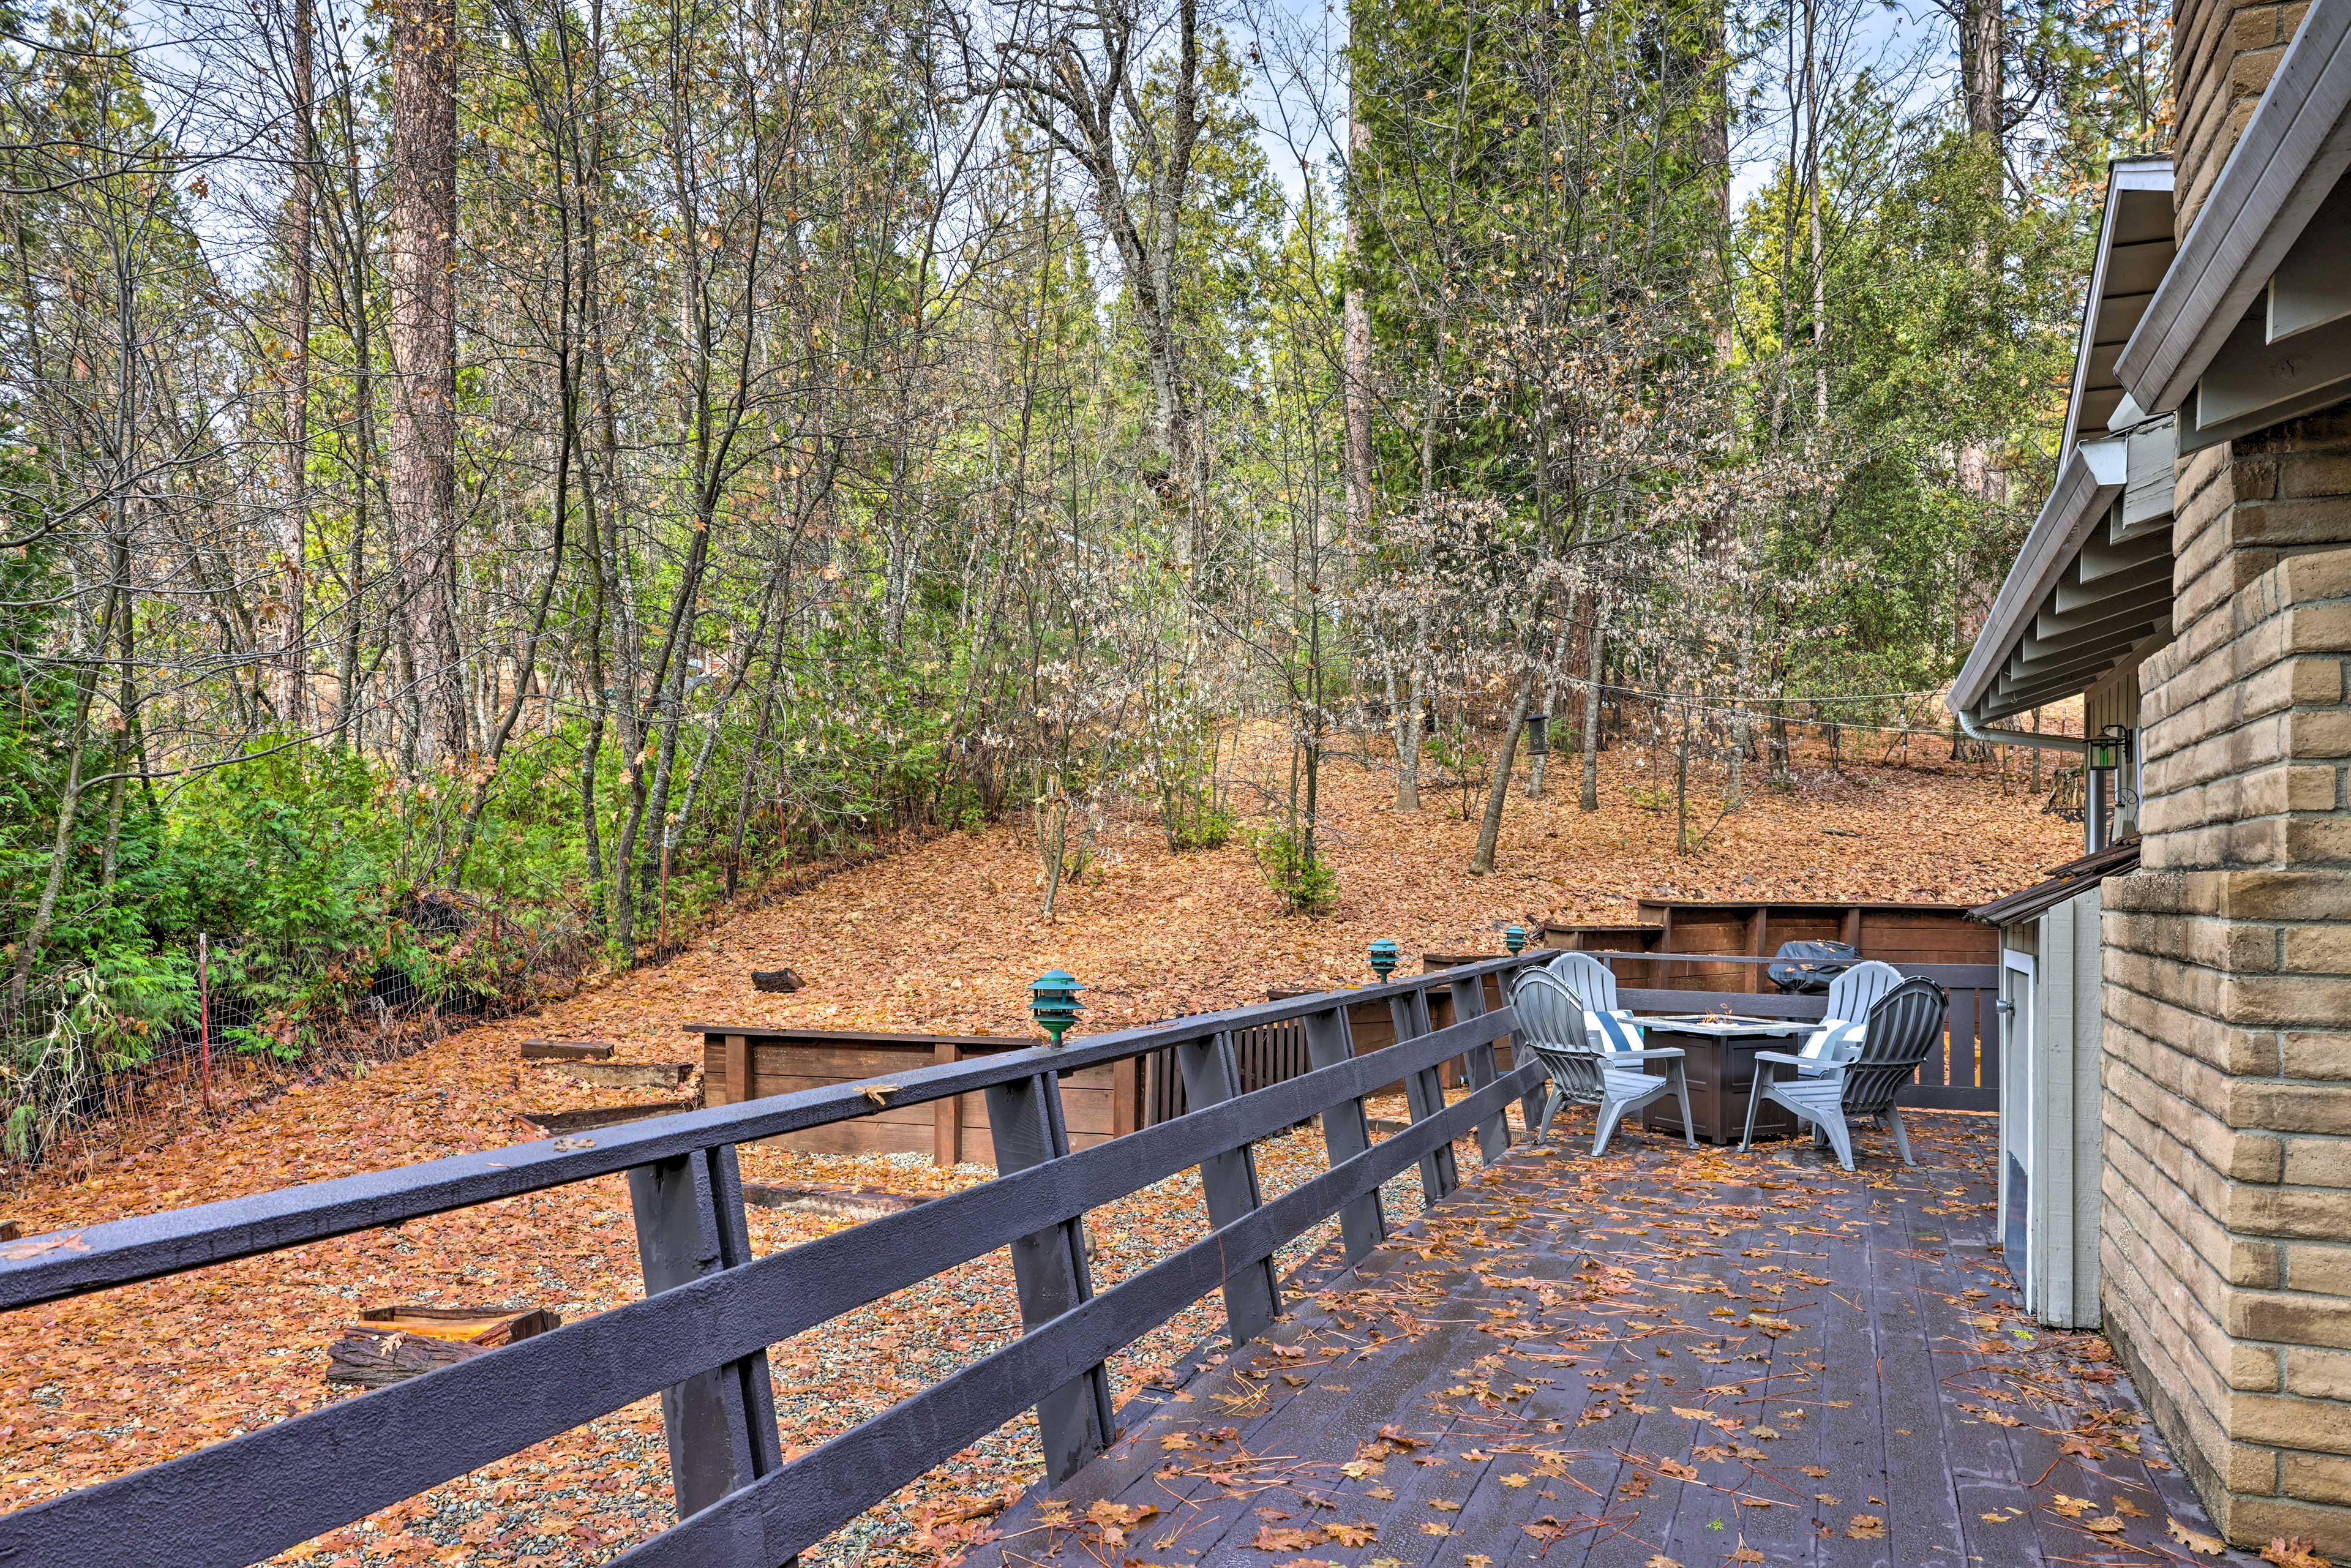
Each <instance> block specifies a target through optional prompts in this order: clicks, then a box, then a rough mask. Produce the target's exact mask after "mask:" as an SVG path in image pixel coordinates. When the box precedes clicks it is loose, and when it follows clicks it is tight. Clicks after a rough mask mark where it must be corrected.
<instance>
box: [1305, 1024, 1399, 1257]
mask: <svg viewBox="0 0 2351 1568" xmlns="http://www.w3.org/2000/svg"><path fill="white" fill-rule="evenodd" d="M1305 1021H1306V1061H1307V1065H1309V1066H1310V1067H1314V1068H1323V1067H1336V1066H1338V1065H1339V1064H1340V1063H1341V1062H1343V1061H1353V1060H1354V1057H1355V1037H1354V1033H1353V1030H1351V1029H1350V1028H1349V1027H1348V1024H1347V1009H1344V1008H1331V1009H1326V1010H1324V1011H1322V1012H1319V1013H1309V1014H1307V1015H1306V1020H1305ZM1371 1146H1372V1129H1371V1124H1370V1123H1369V1121H1368V1120H1367V1119H1366V1118H1365V1117H1364V1103H1363V1101H1362V1100H1361V1099H1360V1098H1356V1099H1348V1100H1342V1101H1340V1102H1339V1103H1337V1104H1336V1105H1333V1106H1332V1107H1330V1108H1329V1109H1328V1110H1326V1111H1324V1112H1323V1113H1322V1147H1323V1149H1324V1150H1325V1151H1326V1152H1327V1153H1328V1154H1329V1155H1330V1156H1331V1163H1332V1165H1333V1166H1338V1165H1343V1164H1344V1163H1346V1162H1347V1161H1349V1160H1352V1159H1353V1158H1354V1157H1355V1156H1356V1155H1360V1154H1362V1153H1363V1152H1364V1150H1365V1149H1368V1148H1370V1147H1371ZM1339 1234H1340V1237H1341V1238H1342V1239H1343V1242H1344V1243H1345V1246H1346V1249H1347V1261H1348V1262H1350V1263H1360V1262H1361V1261H1363V1260H1364V1257H1365V1256H1367V1255H1368V1254H1369V1253H1370V1252H1371V1250H1372V1249H1373V1248H1374V1247H1376V1246H1378V1245H1379V1244H1380V1243H1381V1242H1383V1241H1384V1240H1386V1239H1387V1235H1388V1222H1387V1216H1386V1215H1385V1214H1384V1213H1382V1212H1381V1209H1380V1189H1379V1188H1377V1187H1374V1188H1373V1189H1372V1190H1371V1191H1369V1192H1367V1193H1365V1194H1364V1196H1363V1197H1359V1198H1356V1199H1355V1200H1354V1201H1353V1202H1352V1203H1349V1204H1348V1205H1347V1207H1344V1208H1343V1209H1341V1210H1340V1211H1339Z"/></svg>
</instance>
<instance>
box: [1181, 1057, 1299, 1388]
mask: <svg viewBox="0 0 2351 1568" xmlns="http://www.w3.org/2000/svg"><path fill="white" fill-rule="evenodd" d="M1175 1055H1176V1058H1177V1060H1179V1061H1181V1062H1182V1063H1183V1065H1184V1093H1185V1097H1186V1099H1187V1100H1189V1101H1190V1102H1191V1105H1192V1109H1194V1110H1195V1111H1198V1110H1204V1109H1206V1108H1207V1107H1208V1106H1210V1105H1214V1104H1217V1103H1221V1102H1223V1101H1227V1100H1232V1099H1236V1098H1238V1096H1239V1094H1240V1092H1241V1077H1240V1065H1239V1063H1238V1061H1235V1060H1234V1055H1233V1037H1232V1033H1231V1031H1230V1030H1217V1032H1216V1033H1215V1034H1214V1035H1212V1036H1210V1037H1209V1038H1208V1039H1207V1040H1189V1041H1186V1043H1184V1044H1183V1045H1179V1046H1177V1047H1176V1048H1175ZM1200 1190H1201V1194H1202V1196H1203V1197H1206V1198H1207V1203H1208V1223H1209V1224H1210V1225H1212V1226H1216V1227H1217V1228H1223V1227H1225V1226H1228V1225H1230V1224H1232V1223H1233V1222H1234V1221H1235V1220H1237V1219H1239V1218H1242V1217H1243V1216H1245V1215H1247V1214H1248V1213H1249V1210H1251V1209H1253V1208H1255V1207H1257V1206H1258V1205H1259V1204H1260V1203H1263V1202H1264V1201H1265V1197H1264V1194H1263V1193H1262V1192H1261V1191H1260V1190H1259V1187H1258V1184H1257V1155H1256V1154H1255V1152H1254V1151H1252V1150H1251V1149H1250V1148H1249V1145H1246V1144H1244V1145H1241V1146H1240V1147H1239V1148H1238V1149H1228V1150H1226V1151H1225V1152H1224V1153H1223V1154H1220V1155H1209V1156H1208V1157H1207V1159H1205V1160H1202V1161H1201V1162H1200ZM1280 1312H1281V1291H1280V1285H1279V1284H1278V1283H1277V1282H1276V1281H1275V1278H1274V1272H1273V1260H1272V1259H1271V1258H1260V1259H1259V1260H1257V1261H1256V1262H1254V1263H1246V1264H1243V1265H1242V1266H1241V1267H1240V1268H1239V1269H1238V1270H1235V1271H1234V1272H1232V1273H1230V1274H1228V1275H1226V1276H1225V1317H1226V1321H1227V1323H1228V1326H1229V1327H1230V1329H1231V1331H1232V1338H1233V1343H1234V1344H1235V1345H1236V1346H1238V1345H1240V1344H1244V1343H1247V1342H1249V1341H1250V1340H1253V1339H1255V1338H1257V1336H1258V1335H1259V1334H1261V1333H1265V1331H1266V1330H1268V1329H1270V1328H1271V1327H1272V1326H1273V1320H1274V1319H1275V1318H1276V1317H1278V1316H1279V1315H1280Z"/></svg>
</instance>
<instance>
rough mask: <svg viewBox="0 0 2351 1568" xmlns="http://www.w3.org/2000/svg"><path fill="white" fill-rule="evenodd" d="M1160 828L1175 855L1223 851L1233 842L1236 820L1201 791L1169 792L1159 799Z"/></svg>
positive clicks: (1209, 793) (1209, 795) (1211, 797)
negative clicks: (1196, 851)
mask: <svg viewBox="0 0 2351 1568" xmlns="http://www.w3.org/2000/svg"><path fill="white" fill-rule="evenodd" d="M1159 825H1160V827H1161V828H1162V829H1164V830H1165V832H1166V834H1167V847H1168V849H1169V850H1171V851H1173V852H1175V853H1176V854H1179V855H1180V854H1187V853H1189V852H1192V851H1195V850H1220V849H1223V848H1224V847H1225V846H1226V845H1227V844H1228V843H1230V842H1231V841H1232V837H1233V819H1232V816H1231V814H1230V813H1229V812H1228V811H1226V810H1224V809H1223V808H1222V807H1220V806H1218V805H1217V803H1216V800H1215V797H1214V796H1213V795H1212V794H1211V792H1210V791H1208V790H1207V789H1179V790H1170V791H1167V792H1165V793H1163V794H1162V795H1161V796H1160V797H1159Z"/></svg>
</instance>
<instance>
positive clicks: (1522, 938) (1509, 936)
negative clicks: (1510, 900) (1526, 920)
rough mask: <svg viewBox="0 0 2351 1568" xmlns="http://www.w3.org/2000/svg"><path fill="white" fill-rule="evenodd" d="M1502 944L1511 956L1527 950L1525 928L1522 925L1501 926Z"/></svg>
mask: <svg viewBox="0 0 2351 1568" xmlns="http://www.w3.org/2000/svg"><path fill="white" fill-rule="evenodd" d="M1502 946H1505V947H1508V948H1509V949H1510V956H1511V957H1513V958H1515V957H1517V956H1519V955H1520V954H1521V953H1523V952H1525V951H1526V950H1527V928H1526V927H1525V926H1523V925H1505V926H1503V927H1502Z"/></svg>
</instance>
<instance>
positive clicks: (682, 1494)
mask: <svg viewBox="0 0 2351 1568" xmlns="http://www.w3.org/2000/svg"><path fill="white" fill-rule="evenodd" d="M629 1207H630V1209H631V1210H632V1213H633V1214H634V1216H635V1218H636V1226H637V1257H638V1259H639V1260H640V1261H641V1262H642V1264H643V1268H644V1275H645V1294H646V1295H648V1296H651V1295H654V1294H656V1293H658V1292H660V1291H666V1290H670V1289H672V1288H673V1287H675V1286H678V1285H683V1284H686V1283H688V1282H690V1281H694V1280H697V1279H700V1278H701V1277H702V1276H704V1275H705V1274H710V1273H715V1272H716V1271H717V1270H721V1269H732V1268H735V1267H737V1265H739V1264H743V1263H747V1262H749V1261H750V1260H751V1238H750V1231H749V1229H748V1228H747V1226H746V1224H745V1222H744V1218H743V1179H742V1176H741V1173H740V1172H739V1170H738V1169H737V1166H736V1162H735V1145H732V1144H722V1145H718V1146H717V1147H716V1148H713V1149H698V1150H696V1151H695V1152H694V1153H693V1154H690V1155H678V1156H676V1157H675V1158H674V1159H666V1160H662V1161H659V1162H657V1163H655V1164H653V1165H646V1166H634V1167H633V1168H632V1169H631V1170H630V1172H629ZM662 1429H663V1432H664V1435H665V1436H666V1437H667V1438H668V1440H669V1471H670V1484H671V1486H672V1487H673V1488H674V1490H675V1491H676V1494H677V1516H678V1518H680V1519H684V1518H685V1517H687V1516H688V1515H690V1514H694V1513H698V1512H700V1511H702V1510H704V1509H705V1508H708V1507H709V1506H710V1505H711V1504H712V1503H714V1502H716V1501H717V1500H719V1499H721V1498H723V1497H725V1496H726V1494H727V1493H728V1492H731V1491H735V1490H738V1489H739V1488H742V1487H747V1486H749V1485H750V1484H751V1483H752V1482H753V1481H755V1480H757V1479H759V1478H760V1477H761V1476H764V1475H766V1474H768V1472H769V1471H771V1470H773V1469H776V1468H777V1467H778V1466H779V1465H781V1464H782V1463H783V1447H782V1443H781V1441H780V1439H779V1438H778V1437H777V1434H776V1399H775V1392H774V1390H773V1388H772V1387H771V1386H770V1385H769V1384H768V1353H767V1352H766V1351H764V1350H761V1351H755V1352H754V1353H752V1354H749V1355H747V1356H745V1357H743V1358H742V1359H741V1360H739V1361H730V1362H727V1363H726V1364H723V1365H720V1366H714V1367H712V1368H711V1369H710V1370H709V1371H707V1372H701V1373H696V1374H695V1375H694V1376H692V1377H690V1378H688V1379H686V1380H685V1381H684V1383H680V1384H675V1385H672V1386H671V1387H668V1388H664V1389H663V1390H662Z"/></svg>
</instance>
